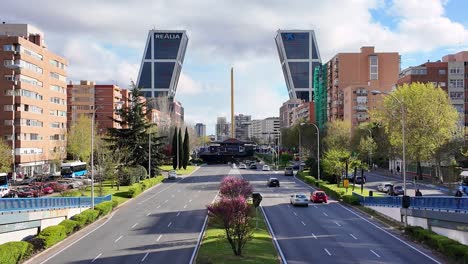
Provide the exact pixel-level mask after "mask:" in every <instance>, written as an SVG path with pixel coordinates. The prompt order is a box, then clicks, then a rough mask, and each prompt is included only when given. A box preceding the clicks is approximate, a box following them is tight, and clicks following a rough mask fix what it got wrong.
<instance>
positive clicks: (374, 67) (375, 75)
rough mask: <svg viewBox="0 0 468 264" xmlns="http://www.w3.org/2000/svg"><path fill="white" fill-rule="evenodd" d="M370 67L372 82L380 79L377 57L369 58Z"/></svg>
mask: <svg viewBox="0 0 468 264" xmlns="http://www.w3.org/2000/svg"><path fill="white" fill-rule="evenodd" d="M369 65H370V71H369V72H370V76H369V77H370V80H378V79H379V58H378V57H377V55H371V56H369Z"/></svg>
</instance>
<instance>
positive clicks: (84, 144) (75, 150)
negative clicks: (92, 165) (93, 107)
mask: <svg viewBox="0 0 468 264" xmlns="http://www.w3.org/2000/svg"><path fill="white" fill-rule="evenodd" d="M91 123H92V120H91V117H89V116H87V115H84V114H83V115H80V116H79V117H78V120H76V122H75V123H74V124H73V125H72V126H71V127H70V129H69V131H68V137H67V152H68V154H69V156H71V157H72V158H73V159H74V160H81V161H85V162H88V161H90V157H91V137H92V135H91ZM96 127H97V124H95V129H94V133H95V134H94V136H95V139H96V138H97V133H96V132H97V129H96Z"/></svg>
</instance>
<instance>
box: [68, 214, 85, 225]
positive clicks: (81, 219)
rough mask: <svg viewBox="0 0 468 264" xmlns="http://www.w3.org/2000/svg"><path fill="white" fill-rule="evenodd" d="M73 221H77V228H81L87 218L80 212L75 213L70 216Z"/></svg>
mask: <svg viewBox="0 0 468 264" xmlns="http://www.w3.org/2000/svg"><path fill="white" fill-rule="evenodd" d="M71 219H72V220H73V221H75V222H77V223H78V225H77V226H78V229H80V228H82V227H83V226H85V225H86V222H87V220H88V218H87V217H86V216H85V215H82V214H76V215H74V216H72V218H71Z"/></svg>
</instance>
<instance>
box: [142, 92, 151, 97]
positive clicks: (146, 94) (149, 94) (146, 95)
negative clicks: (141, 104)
mask: <svg viewBox="0 0 468 264" xmlns="http://www.w3.org/2000/svg"><path fill="white" fill-rule="evenodd" d="M141 93H142V94H143V96H144V97H146V98H148V97H152V94H151V92H149V91H148V92H147V91H142V92H141Z"/></svg>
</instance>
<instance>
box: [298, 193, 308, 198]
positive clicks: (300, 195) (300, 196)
mask: <svg viewBox="0 0 468 264" xmlns="http://www.w3.org/2000/svg"><path fill="white" fill-rule="evenodd" d="M296 198H307V197H306V196H305V195H304V194H296Z"/></svg>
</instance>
